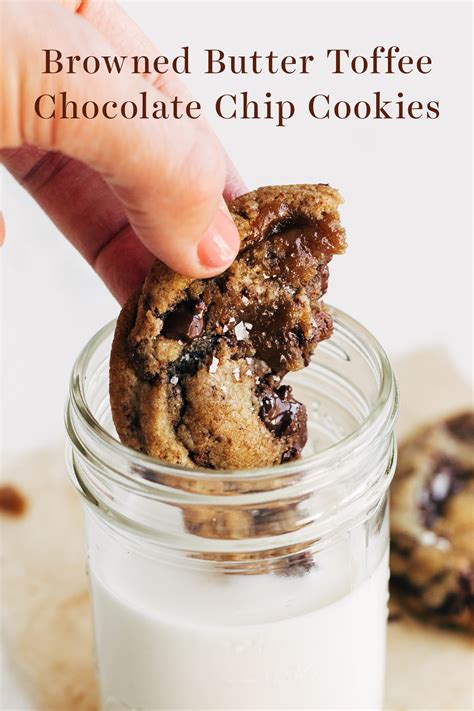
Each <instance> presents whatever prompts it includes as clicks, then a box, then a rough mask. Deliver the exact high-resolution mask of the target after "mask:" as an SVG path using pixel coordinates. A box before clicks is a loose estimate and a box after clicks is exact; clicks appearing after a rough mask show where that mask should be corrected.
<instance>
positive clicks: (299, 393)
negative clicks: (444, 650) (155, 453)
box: [66, 309, 397, 711]
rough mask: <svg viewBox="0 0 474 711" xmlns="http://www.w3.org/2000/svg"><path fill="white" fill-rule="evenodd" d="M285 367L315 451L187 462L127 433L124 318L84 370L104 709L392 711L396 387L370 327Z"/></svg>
mask: <svg viewBox="0 0 474 711" xmlns="http://www.w3.org/2000/svg"><path fill="white" fill-rule="evenodd" d="M331 312H332V315H333V319H334V326H335V328H334V335H333V336H332V338H331V339H330V340H329V341H327V342H324V343H322V344H320V345H319V347H318V348H317V350H316V353H315V356H314V358H313V360H312V362H311V363H310V365H309V366H308V367H307V368H306V369H305V370H303V371H300V372H298V373H295V374H292V375H291V376H290V377H288V378H287V379H286V382H289V383H290V384H291V385H292V386H293V389H294V392H295V396H296V398H297V399H299V400H300V401H302V402H304V403H305V404H306V407H307V409H308V431H309V437H308V444H307V446H306V448H305V450H304V456H303V458H302V459H300V460H297V461H293V462H290V463H287V464H284V465H280V466H277V467H272V468H270V469H256V470H251V471H249V470H247V471H221V472H220V471H210V470H192V471H191V470H186V469H184V468H182V467H178V466H172V465H169V464H164V463H161V462H160V461H158V460H155V459H152V458H150V457H147V456H145V455H143V454H140V453H138V452H135V451H132V450H130V449H128V448H126V447H124V446H123V445H122V444H121V443H120V442H119V441H118V440H117V438H116V433H115V430H114V428H113V424H112V417H111V413H110V408H109V398H108V359H109V352H110V345H111V339H112V336H113V330H114V324H113V323H112V324H109V325H108V326H106V327H105V328H104V329H102V330H101V331H100V332H99V333H98V334H97V335H96V336H95V337H94V338H93V339H92V340H91V341H90V342H89V344H88V345H87V346H86V348H85V349H84V351H83V352H82V354H81V355H80V356H79V359H78V360H77V362H76V365H75V367H74V370H73V373H72V378H71V389H70V398H69V401H68V405H67V411H66V424H67V430H68V434H69V441H70V446H69V463H70V471H71V474H72V478H73V481H74V483H75V485H76V488H77V490H78V491H79V493H80V494H81V496H82V497H83V501H84V503H85V510H86V521H87V525H86V530H87V538H88V570H89V576H90V587H91V592H92V601H93V614H94V625H95V638H96V657H97V665H98V674H99V681H100V688H101V699H102V708H103V709H148V710H152V709H153V711H155V710H157V709H167V710H169V709H302V708H311V709H380V708H381V706H382V699H383V679H384V659H385V630H386V621H387V598H388V591H387V583H388V574H389V571H388V511H387V491H388V487H389V484H390V481H391V477H392V474H393V471H394V466H395V459H396V450H395V441H394V436H393V425H394V418H395V415H396V411H397V388H396V383H395V379H394V376H393V373H392V371H391V368H390V364H389V362H388V360H387V357H386V355H385V353H384V352H383V350H382V349H381V347H380V345H379V344H378V343H377V341H376V340H375V339H374V338H373V336H371V335H370V333H368V332H367V331H366V330H365V329H364V328H363V327H362V326H361V325H360V324H358V323H357V322H356V321H354V320H353V319H351V318H349V317H348V316H347V315H345V314H343V313H341V312H340V311H338V310H336V309H332V310H331Z"/></svg>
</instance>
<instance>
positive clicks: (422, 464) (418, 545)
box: [390, 412, 474, 631]
mask: <svg viewBox="0 0 474 711" xmlns="http://www.w3.org/2000/svg"><path fill="white" fill-rule="evenodd" d="M391 529H392V545H391V560H390V563H391V570H392V581H393V583H394V588H395V590H396V591H397V592H398V594H399V595H400V596H401V597H402V598H403V600H404V602H405V603H406V604H407V606H408V607H410V608H411V609H412V610H414V611H415V612H417V613H419V614H420V615H423V616H425V617H426V618H427V619H430V620H432V621H434V622H438V623H439V624H443V625H454V626H457V627H462V628H465V629H468V630H471V631H474V412H464V413H460V414H459V415H456V416H453V417H450V418H448V419H446V420H441V421H439V422H435V423H433V424H431V425H428V426H426V427H424V428H423V429H422V430H420V431H419V432H417V433H416V434H415V435H413V437H412V438H411V439H410V440H408V441H407V442H405V443H404V444H403V445H402V446H401V447H400V453H399V461H398V466H397V473H396V475H395V478H394V482H393V484H392V490H391Z"/></svg>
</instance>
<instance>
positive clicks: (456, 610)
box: [436, 570, 474, 615]
mask: <svg viewBox="0 0 474 711" xmlns="http://www.w3.org/2000/svg"><path fill="white" fill-rule="evenodd" d="M466 608H467V609H469V610H472V612H473V613H474V570H468V571H466V572H464V573H461V575H460V576H459V580H458V589H457V590H456V592H453V593H450V594H449V595H448V597H447V598H446V599H445V600H444V602H443V604H442V605H440V607H438V608H437V609H436V612H439V613H440V614H441V615H459V614H461V613H462V612H464V610H465V609H466Z"/></svg>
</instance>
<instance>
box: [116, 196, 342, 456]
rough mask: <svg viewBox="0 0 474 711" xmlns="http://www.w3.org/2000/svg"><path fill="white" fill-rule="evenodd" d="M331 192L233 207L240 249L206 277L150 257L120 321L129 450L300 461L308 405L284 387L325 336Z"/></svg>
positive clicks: (119, 423)
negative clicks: (142, 279)
mask: <svg viewBox="0 0 474 711" xmlns="http://www.w3.org/2000/svg"><path fill="white" fill-rule="evenodd" d="M340 202H341V199H340V196H339V194H338V193H337V191H336V190H334V189H333V188H330V187H329V186H327V185H293V186H286V187H285V186H283V187H279V186H272V187H266V188H260V189H259V190H256V191H254V192H252V193H248V194H247V195H243V196H242V197H240V198H237V199H236V200H234V201H233V202H232V203H231V204H230V205H229V210H230V212H231V215H232V217H233V218H234V220H235V223H236V225H237V227H238V230H239V233H240V238H241V247H240V252H239V255H238V257H237V259H236V260H235V262H234V263H233V264H232V265H231V266H230V267H229V268H228V269H227V271H226V272H224V273H223V274H222V275H220V276H218V277H215V278H213V279H198V280H192V279H190V278H187V277H183V276H180V275H178V274H176V273H174V272H172V271H171V270H170V269H169V268H168V267H166V266H165V265H164V264H162V263H161V262H159V261H156V262H155V263H154V264H153V265H152V267H151V269H150V271H149V273H148V275H147V277H146V279H145V283H144V285H143V287H142V289H141V291H140V292H139V293H137V294H135V295H134V296H133V297H131V298H130V299H129V301H128V302H127V304H126V305H125V306H124V308H123V310H122V313H121V314H120V317H119V320H118V323H117V328H116V332H115V339H114V343H113V346H112V354H111V362H110V399H111V406H112V413H113V417H114V422H115V426H116V429H117V432H118V434H119V437H120V439H121V440H122V442H124V443H125V444H126V445H128V446H129V447H132V448H134V449H138V450H140V451H142V452H146V453H147V454H149V455H151V456H154V457H157V458H159V459H162V460H165V461H168V462H171V463H175V464H179V465H183V466H187V467H191V468H193V467H209V468H213V469H245V468H251V467H261V466H269V465H273V464H279V463H281V462H285V461H289V460H291V459H294V458H296V457H298V456H299V455H300V453H301V450H302V448H303V447H304V444H305V442H306V436H307V433H306V410H305V407H304V406H303V405H302V404H301V403H299V402H297V401H296V400H295V399H294V397H293V395H292V392H291V388H290V387H289V386H287V385H284V384H282V382H281V380H282V378H283V377H284V376H285V375H286V374H287V373H288V372H290V371H295V370H299V369H301V368H303V367H304V366H305V365H307V364H308V362H309V359H310V357H311V355H312V353H313V351H314V349H315V347H316V345H317V344H318V343H319V342H320V341H322V340H324V339H326V338H328V337H329V336H330V335H331V332H332V321H331V317H330V315H329V314H328V313H327V311H326V310H325V307H324V304H323V303H322V301H321V297H322V296H323V294H324V293H325V291H326V289H327V283H328V263H329V261H330V260H331V258H332V256H333V255H334V254H340V253H342V252H343V251H344V249H345V236H344V230H343V228H342V227H341V225H340V223H339V215H338V206H339V204H340Z"/></svg>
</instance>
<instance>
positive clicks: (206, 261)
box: [198, 210, 240, 268]
mask: <svg viewBox="0 0 474 711" xmlns="http://www.w3.org/2000/svg"><path fill="white" fill-rule="evenodd" d="M239 246H240V238H239V233H238V231H237V227H236V226H235V224H234V221H233V220H232V218H231V217H230V216H229V215H228V214H227V213H226V212H224V210H218V211H217V213H216V216H215V217H214V220H213V222H212V225H211V226H210V227H209V229H208V230H207V231H206V233H205V234H204V236H203V237H202V238H201V241H200V242H199V244H198V257H199V261H200V262H201V264H203V265H204V266H205V267H211V268H215V267H225V266H227V265H228V264H230V262H232V260H233V259H235V257H236V255H237V252H238V251H239Z"/></svg>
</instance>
